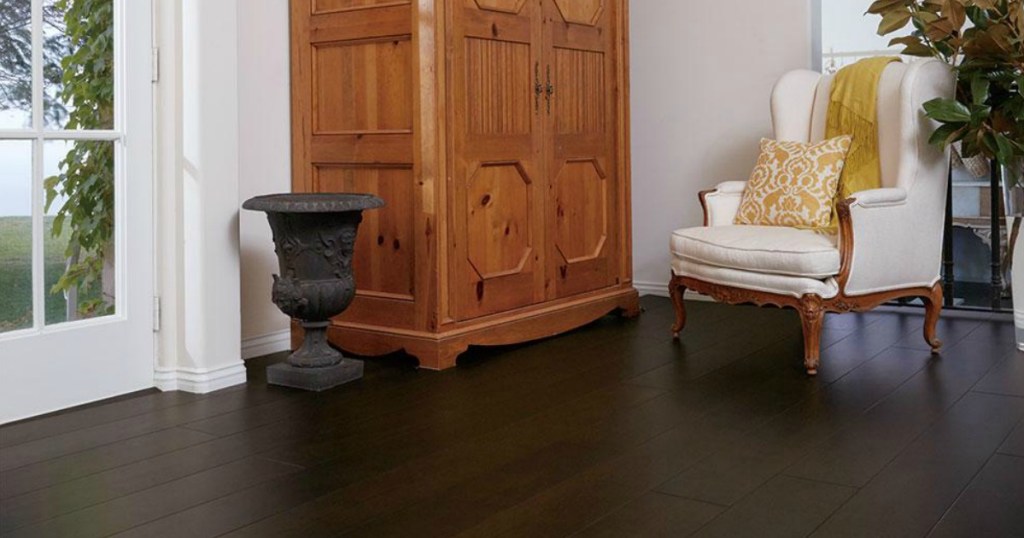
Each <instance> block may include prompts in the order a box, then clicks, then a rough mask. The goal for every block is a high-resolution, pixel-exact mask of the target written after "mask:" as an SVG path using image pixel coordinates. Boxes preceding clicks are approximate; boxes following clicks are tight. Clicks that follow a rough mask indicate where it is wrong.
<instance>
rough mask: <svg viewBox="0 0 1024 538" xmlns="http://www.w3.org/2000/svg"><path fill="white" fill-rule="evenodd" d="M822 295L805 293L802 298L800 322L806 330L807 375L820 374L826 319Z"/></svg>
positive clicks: (805, 363)
mask: <svg viewBox="0 0 1024 538" xmlns="http://www.w3.org/2000/svg"><path fill="white" fill-rule="evenodd" d="M821 303H822V301H821V297H819V296H817V295H804V296H803V297H802V298H801V299H800V306H799V307H798V308H797V310H798V311H799V312H800V323H801V324H802V325H803V331H804V368H807V375H812V376H814V375H818V365H819V364H820V363H821V329H822V325H823V324H824V321H825V309H824V308H822V304H821Z"/></svg>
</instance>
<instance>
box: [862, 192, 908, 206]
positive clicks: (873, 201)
mask: <svg viewBox="0 0 1024 538" xmlns="http://www.w3.org/2000/svg"><path fill="white" fill-rule="evenodd" d="M853 200H854V202H853V203H854V204H856V205H859V206H863V207H885V206H892V205H901V204H905V203H907V190H906V189H902V188H895V189H871V190H867V191H860V192H858V193H855V194H854V195H853Z"/></svg>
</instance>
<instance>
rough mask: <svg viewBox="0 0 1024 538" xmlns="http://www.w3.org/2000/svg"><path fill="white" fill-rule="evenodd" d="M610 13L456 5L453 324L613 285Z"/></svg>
mask: <svg viewBox="0 0 1024 538" xmlns="http://www.w3.org/2000/svg"><path fill="white" fill-rule="evenodd" d="M605 4H606V2H604V1H603V0H457V1H456V2H455V8H454V11H453V13H452V21H453V25H452V32H451V33H450V36H449V38H450V39H451V40H452V41H451V46H452V49H453V52H454V53H453V54H452V58H451V64H452V70H451V78H450V80H451V90H452V92H451V95H452V97H451V99H452V106H451V109H452V113H451V118H452V122H451V125H450V127H451V134H452V141H453V143H452V163H453V179H454V185H453V193H454V197H453V200H452V202H453V205H452V207H451V209H452V213H453V217H454V219H453V221H452V222H453V233H452V235H451V246H452V253H453V264H454V266H455V270H456V279H455V283H454V285H453V288H452V289H453V293H454V304H455V311H456V317H457V319H471V318H474V317H478V316H482V315H487V314H491V313H495V312H502V311H505V310H508V309H510V308H518V307H522V306H526V305H530V304H535V303H540V302H543V301H546V300H551V299H558V298H563V297H568V296H572V295H577V294H580V293H584V292H588V291H593V290H597V289H602V288H606V287H609V286H613V285H615V283H616V279H615V275H613V274H612V272H610V269H613V270H617V269H618V268H617V267H614V261H613V259H614V256H615V254H616V249H617V248H618V238H617V237H616V235H615V234H614V233H613V231H612V228H613V222H614V219H616V218H617V208H618V196H617V189H616V184H617V181H616V176H617V170H616V162H615V150H616V146H615V143H616V137H615V123H614V118H615V113H616V110H615V106H616V102H617V100H616V95H615V87H616V85H615V79H614V73H615V66H614V61H615V57H614V54H613V52H614V48H615V32H614V31H613V29H612V20H613V18H612V15H611V12H612V10H611V9H609V7H608V6H606V5H605Z"/></svg>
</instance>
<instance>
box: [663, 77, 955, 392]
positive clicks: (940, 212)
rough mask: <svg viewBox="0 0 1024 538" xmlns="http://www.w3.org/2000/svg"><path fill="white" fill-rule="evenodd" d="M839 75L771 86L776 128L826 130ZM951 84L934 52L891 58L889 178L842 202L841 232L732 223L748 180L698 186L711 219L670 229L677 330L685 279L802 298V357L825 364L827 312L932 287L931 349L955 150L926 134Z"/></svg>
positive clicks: (790, 134) (741, 299)
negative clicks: (928, 107) (921, 57)
mask: <svg viewBox="0 0 1024 538" xmlns="http://www.w3.org/2000/svg"><path fill="white" fill-rule="evenodd" d="M831 86H832V77H830V76H823V75H821V74H819V73H815V72H812V71H794V72H791V73H788V74H786V75H785V76H783V77H782V79H781V80H779V82H778V84H777V85H776V86H775V89H774V91H773V93H772V99H771V108H772V121H773V123H774V127H775V138H776V139H778V140H786V141H797V142H817V141H820V140H822V139H823V138H824V134H825V117H826V115H827V110H828V100H829V94H830V90H831ZM952 95H953V77H952V74H951V73H950V70H949V68H948V67H947V66H946V65H945V64H943V63H942V62H939V61H936V60H929V61H919V62H915V63H909V64H907V63H893V64H890V65H889V66H888V67H887V68H886V69H885V71H884V72H883V74H882V79H881V81H880V83H879V91H878V101H879V102H878V130H879V148H880V157H881V166H882V187H883V188H880V189H873V190H867V191H862V192H858V193H855V194H854V195H853V196H852V197H851V198H849V199H846V200H843V201H841V202H840V203H839V205H838V214H839V234H838V237H836V236H829V235H824V234H819V233H816V232H814V231H810V230H802V229H796V228H784V227H770V226H736V225H733V219H734V217H735V215H736V212H737V210H738V208H739V205H740V199H741V196H742V193H743V189H744V186H745V182H739V181H733V182H727V183H722V184H720V185H718V187H717V188H716V189H714V190H711V191H706V192H703V193H701V195H700V201H701V205H702V206H703V208H704V226H703V227H700V228H688V229H683V230H678V231H676V232H674V233H673V234H672V241H671V250H672V277H673V278H672V283H671V284H670V291H671V294H672V299H673V303H674V305H675V309H676V324H675V326H674V327H673V332H674V333H675V336H676V337H677V338H678V337H679V334H680V332H681V331H682V330H683V328H684V326H685V325H686V309H685V305H684V302H683V293H684V292H685V291H686V290H687V289H689V290H693V291H695V292H698V293H701V294H705V295H710V296H711V297H713V298H715V299H717V300H719V301H721V302H725V303H729V304H744V303H752V304H757V305H774V306H779V307H788V308H795V309H796V310H797V311H799V313H800V318H801V320H802V322H803V334H804V366H805V367H806V368H807V372H808V373H809V374H810V375H815V374H817V372H818V364H819V361H820V335H821V329H822V322H823V320H824V316H825V313H826V312H850V311H864V310H870V309H871V308H874V307H876V306H878V305H881V304H882V303H885V302H888V301H891V300H893V299H897V298H902V297H921V298H923V299H924V302H925V306H926V307H927V308H926V319H925V325H924V337H925V340H927V342H928V344H929V345H930V346H931V347H932V349H933V350H934V351H936V352H937V351H938V349H939V348H940V346H941V345H942V344H941V342H939V340H938V339H937V338H936V335H935V327H936V323H937V322H938V318H939V313H940V312H941V309H942V287H941V283H940V282H939V272H940V266H941V258H942V239H943V225H944V216H945V204H946V182H947V177H948V172H949V168H948V167H949V156H948V154H945V153H944V152H943V151H941V150H940V149H938V148H936V147H935V146H933V145H929V144H928V138H929V136H930V135H931V133H932V131H933V130H934V128H935V126H936V125H935V124H934V123H933V122H932V121H930V120H929V119H928V118H927V117H925V115H924V113H923V108H922V106H923V104H924V103H925V102H927V101H929V100H931V99H933V98H936V97H950V96H952Z"/></svg>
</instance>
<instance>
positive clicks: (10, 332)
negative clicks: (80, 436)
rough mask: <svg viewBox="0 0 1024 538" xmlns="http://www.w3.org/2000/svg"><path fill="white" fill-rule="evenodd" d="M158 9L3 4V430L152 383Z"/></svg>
mask: <svg viewBox="0 0 1024 538" xmlns="http://www.w3.org/2000/svg"><path fill="white" fill-rule="evenodd" d="M151 11H152V5H151V3H150V2H148V1H145V0H3V2H0V423H4V422H9V421H13V420H18V419H21V418H26V417H30V416H34V415H38V414H41V413H46V412H50V411H54V410H58V409H62V408H65V407H69V406H73V405H77V404H82V403H87V402H90V401H95V400H98V399H102V398H106V397H110V396H114V395H118V394H123V393H127V392H131V391H134V390H139V389H142V388H147V387H151V386H153V353H154V351H153V323H152V320H153V315H152V313H153V311H152V297H153V280H154V279H153V217H152V215H153V199H152V196H153V181H152V178H153V172H152V155H153V143H152V139H153V135H152V133H153V125H152V86H151V80H152V72H153V71H152V58H153V55H152V52H151V51H152V21H151Z"/></svg>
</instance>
